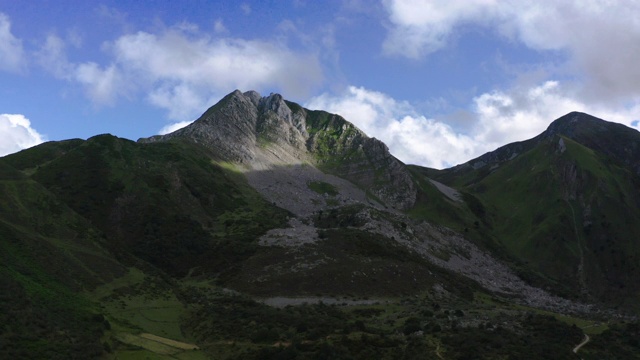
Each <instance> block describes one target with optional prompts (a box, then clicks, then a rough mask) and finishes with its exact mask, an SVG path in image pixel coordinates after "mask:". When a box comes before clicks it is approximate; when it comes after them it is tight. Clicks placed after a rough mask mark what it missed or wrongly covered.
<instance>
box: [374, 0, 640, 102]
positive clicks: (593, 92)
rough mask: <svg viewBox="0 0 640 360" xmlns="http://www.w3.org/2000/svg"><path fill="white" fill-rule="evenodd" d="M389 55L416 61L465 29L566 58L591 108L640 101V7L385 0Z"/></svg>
mask: <svg viewBox="0 0 640 360" xmlns="http://www.w3.org/2000/svg"><path fill="white" fill-rule="evenodd" d="M383 3H384V6H385V9H386V11H387V14H388V21H389V22H390V25H389V31H388V34H387V38H386V39H385V41H384V44H383V49H384V51H385V52H386V53H387V54H392V55H400V56H405V57H409V58H413V59H420V58H422V57H424V56H426V55H428V54H430V53H433V52H435V51H438V50H440V49H441V48H443V47H444V46H446V45H448V44H449V43H451V42H452V39H453V38H454V34H455V33H456V32H457V31H461V30H463V29H464V28H465V27H466V26H480V27H485V28H490V29H493V30H494V31H495V32H496V33H497V34H499V35H500V36H503V37H505V38H506V39H508V40H511V41H516V42H519V43H522V44H524V45H525V46H527V47H529V48H531V49H534V50H539V51H549V50H554V51H559V52H561V53H564V54H566V56H567V58H568V62H567V64H566V68H567V69H572V70H573V71H575V72H576V73H575V74H573V75H574V76H576V77H578V78H580V81H582V82H583V87H582V91H583V94H582V96H584V97H588V98H589V100H590V101H608V100H621V101H623V102H624V101H627V100H628V99H629V98H633V99H635V98H637V97H638V96H640V67H638V66H637V59H639V58H640V21H638V17H637V14H638V13H640V2H638V1H627V0H611V1H581V0H566V1H556V0H540V1H534V2H532V1H516V0H508V1H497V0H479V1H466V0H385V1H383Z"/></svg>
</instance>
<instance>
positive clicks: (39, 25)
mask: <svg viewBox="0 0 640 360" xmlns="http://www.w3.org/2000/svg"><path fill="white" fill-rule="evenodd" d="M638 59H640V2H638V1H631V0H628V1H626V0H619V1H615V0H611V1H590V0H580V1H577V0H576V1H573V0H563V1H557V0H540V1H536V2H531V1H515V0H502V1H497V0H496V1H493V0H475V1H469V0H447V1H444V0H443V1H440V0H382V1H373V0H371V1H364V0H360V1H358V0H351V1H349V0H345V1H304V0H293V1H284V0H283V1H246V2H242V1H196V0H192V1H184V2H178V1H161V0H153V1H152V0H144V1H143V0H141V1H135V2H130V1H70V0H69V1H66V0H58V1H44V0H42V1H39V0H30V1H14V0H0V155H5V154H8V153H11V152H15V151H18V150H20V149H22V148H26V147H30V146H33V145H35V144H38V143H40V142H42V141H47V140H64V139H69V138H85V139H86V138H88V137H91V136H93V135H97V134H101V133H111V134H114V135H116V136H120V137H124V138H128V139H132V140H136V139H138V138H140V137H147V136H151V135H154V134H158V133H166V132H168V131H171V130H172V129H176V128H178V127H179V126H184V125H185V124H187V123H188V122H190V121H193V120H195V119H196V118H197V117H198V116H199V115H200V114H202V113H203V112H204V111H205V110H206V109H207V108H208V107H209V106H211V105H213V104H215V103H216V102H217V101H218V100H220V99H221V98H222V97H223V96H224V95H226V94H228V93H230V92H232V91H233V90H235V89H240V90H242V91H247V90H256V91H258V92H260V93H261V94H263V95H268V94H269V93H271V92H278V93H281V94H282V95H283V96H284V97H285V98H286V99H288V100H292V101H296V102H298V103H300V104H302V105H303V106H305V107H309V108H312V109H323V110H327V111H330V112H334V113H338V114H340V115H342V116H344V117H345V118H346V119H347V120H349V121H351V122H353V123H354V124H355V125H356V126H358V127H359V128H360V129H362V130H363V131H365V132H366V133H367V134H368V135H369V136H373V137H376V138H378V139H381V140H382V141H384V142H385V143H386V144H387V145H388V146H389V148H390V150H391V153H392V154H394V155H395V156H396V157H398V158H399V159H400V160H402V161H404V162H406V163H411V164H419V165H423V166H429V167H435V168H444V167H449V166H453V165H456V164H459V163H462V162H466V161H468V160H470V159H472V158H474V157H476V156H479V155H481V154H483V153H485V152H487V151H491V150H494V149H496V148H497V147H499V146H502V145H504V144H507V143H509V142H513V141H519V140H524V139H528V138H531V137H533V136H535V135H537V134H538V133H540V132H542V131H544V129H546V127H547V126H548V125H549V123H550V122H551V121H553V120H555V119H556V118H558V117H560V116H562V115H564V114H566V113H568V112H570V111H583V112H587V113H589V114H591V115H594V116H597V117H600V118H603V119H605V120H609V121H615V122H619V123H622V124H625V125H627V126H630V127H633V128H635V129H638V120H640V66H638Z"/></svg>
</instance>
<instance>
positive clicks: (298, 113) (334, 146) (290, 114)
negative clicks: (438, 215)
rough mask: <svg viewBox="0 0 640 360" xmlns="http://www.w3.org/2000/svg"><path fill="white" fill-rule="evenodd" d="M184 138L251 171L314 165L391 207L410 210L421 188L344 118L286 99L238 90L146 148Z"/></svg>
mask: <svg viewBox="0 0 640 360" xmlns="http://www.w3.org/2000/svg"><path fill="white" fill-rule="evenodd" d="M172 139H183V140H187V141H191V142H195V143H198V144H201V145H203V146H205V147H206V148H208V149H209V150H210V151H211V152H212V153H213V154H214V156H216V157H219V158H221V159H222V160H225V161H230V162H234V163H240V164H242V165H243V166H245V167H246V168H247V169H249V170H265V169H269V168H273V167H277V166H283V165H291V164H302V163H304V164H311V165H314V166H317V167H318V168H320V169H321V170H323V171H326V172H329V173H332V174H334V175H338V176H340V177H343V178H345V179H347V180H350V181H351V182H353V183H355V184H356V185H358V186H360V187H361V188H364V189H369V190H370V191H371V193H372V194H373V195H375V196H376V197H378V198H379V199H381V200H382V201H383V202H385V203H387V204H388V205H390V206H393V207H397V208H403V209H404V208H408V207H410V206H412V205H413V203H414V202H415V196H416V189H415V186H414V184H413V182H412V180H411V177H410V175H409V173H408V171H407V170H406V168H405V167H404V164H402V163H401V162H400V161H399V160H398V159H396V158H395V157H393V156H392V155H391V154H390V153H389V149H388V147H387V146H386V145H385V144H383V143H382V142H381V141H379V140H377V139H375V138H370V137H368V136H367V135H366V134H364V133H363V132H362V131H361V130H359V129H358V128H357V127H356V126H354V125H353V124H351V123H350V122H348V121H347V120H345V119H344V118H342V117H341V116H339V115H335V114H330V113H327V112H324V111H312V110H308V109H304V108H303V107H301V106H300V105H298V104H295V103H292V102H288V101H285V100H284V98H283V97H282V95H280V94H277V93H271V94H269V95H268V96H261V95H260V94H259V93H258V92H256V91H247V92H244V93H243V92H241V91H240V90H235V91H233V92H232V93H230V94H229V95H227V96H225V97H224V98H223V99H222V100H220V102H218V103H217V104H215V105H213V106H212V107H210V108H209V109H208V110H207V111H206V112H205V113H204V114H203V115H202V116H201V117H200V118H199V119H198V120H196V121H194V122H193V123H192V124H190V125H188V126H186V127H184V128H182V129H179V130H176V131H174V132H172V133H170V134H167V135H156V136H152V137H150V138H146V139H140V140H138V141H139V142H141V143H147V142H156V141H168V140H172Z"/></svg>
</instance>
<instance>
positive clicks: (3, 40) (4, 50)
mask: <svg viewBox="0 0 640 360" xmlns="http://www.w3.org/2000/svg"><path fill="white" fill-rule="evenodd" d="M24 61H25V57H24V50H23V48H22V41H21V40H20V39H18V38H16V37H15V36H14V35H13V34H12V33H11V21H9V17H8V16H7V15H5V14H3V13H0V70H4V71H10V72H19V71H21V70H23V68H24V66H25V62H24Z"/></svg>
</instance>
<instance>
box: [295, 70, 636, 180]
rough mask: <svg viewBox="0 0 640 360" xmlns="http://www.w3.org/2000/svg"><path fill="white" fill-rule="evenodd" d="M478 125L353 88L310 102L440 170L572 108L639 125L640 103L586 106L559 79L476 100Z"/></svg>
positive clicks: (533, 130) (402, 155) (522, 136)
mask: <svg viewBox="0 0 640 360" xmlns="http://www.w3.org/2000/svg"><path fill="white" fill-rule="evenodd" d="M470 105H471V106H470V107H471V108H472V110H471V113H470V114H469V117H471V118H472V119H474V121H473V122H474V124H473V125H472V126H471V127H470V128H469V130H468V131H466V132H460V131H456V130H454V129H453V128H451V127H450V126H449V125H448V124H446V123H445V122H444V121H443V120H438V119H430V118H428V117H426V116H424V115H421V114H419V113H418V112H417V111H416V110H415V109H414V108H413V107H412V106H411V105H410V104H409V103H407V102H402V101H397V100H394V99H393V98H391V97H389V96H388V95H386V94H383V93H380V92H375V91H371V90H367V89H364V88H358V87H353V86H352V87H349V88H348V89H347V91H346V92H345V93H343V94H340V95H337V96H335V95H329V94H323V95H321V96H318V97H316V98H314V99H312V100H311V101H309V102H308V103H307V104H306V106H307V107H309V108H312V109H324V110H327V111H329V112H334V113H338V114H340V115H342V116H343V117H344V118H346V119H347V120H348V121H350V122H352V123H353V124H355V125H356V126H358V127H359V128H360V129H362V130H363V131H364V132H365V133H367V135H369V136H372V137H376V138H378V139H380V140H382V141H383V142H384V143H386V144H387V146H389V149H390V151H391V153H392V154H393V155H395V156H396V157H398V158H399V159H400V160H402V161H404V162H406V163H411V164H418V165H423V166H429V167H434V168H445V167H449V166H453V165H456V164H460V163H464V162H466V161H469V160H471V159H473V158H475V157H477V156H480V155H482V154H484V153H486V152H488V151H492V150H495V149H496V148H498V147H500V146H502V145H505V144H507V143H510V142H514V141H521V140H526V139H529V138H532V137H534V136H536V135H538V134H540V133H541V132H543V131H544V130H545V129H546V128H547V127H548V126H549V124H550V123H551V122H552V121H553V120H555V119H557V118H559V117H561V116H562V115H565V114H567V113H569V112H571V111H582V112H586V113H588V114H591V115H594V116H596V117H600V118H602V119H604V120H608V121H613V122H619V123H622V124H625V125H627V126H631V127H635V128H636V129H637V128H638V126H637V125H638V123H636V122H634V120H637V119H638V114H640V105H636V106H632V107H629V108H623V109H621V110H611V109H610V108H606V107H602V106H600V105H593V104H585V103H582V102H580V101H579V100H577V99H576V98H575V97H574V96H572V95H571V94H570V93H569V92H568V91H567V90H566V89H564V88H563V87H562V86H561V84H560V83H559V82H557V81H547V82H544V83H542V84H540V85H537V86H533V87H523V88H513V89H510V90H509V91H494V92H490V93H485V94H482V95H480V96H478V97H476V98H474V99H473V103H472V104H470Z"/></svg>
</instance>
